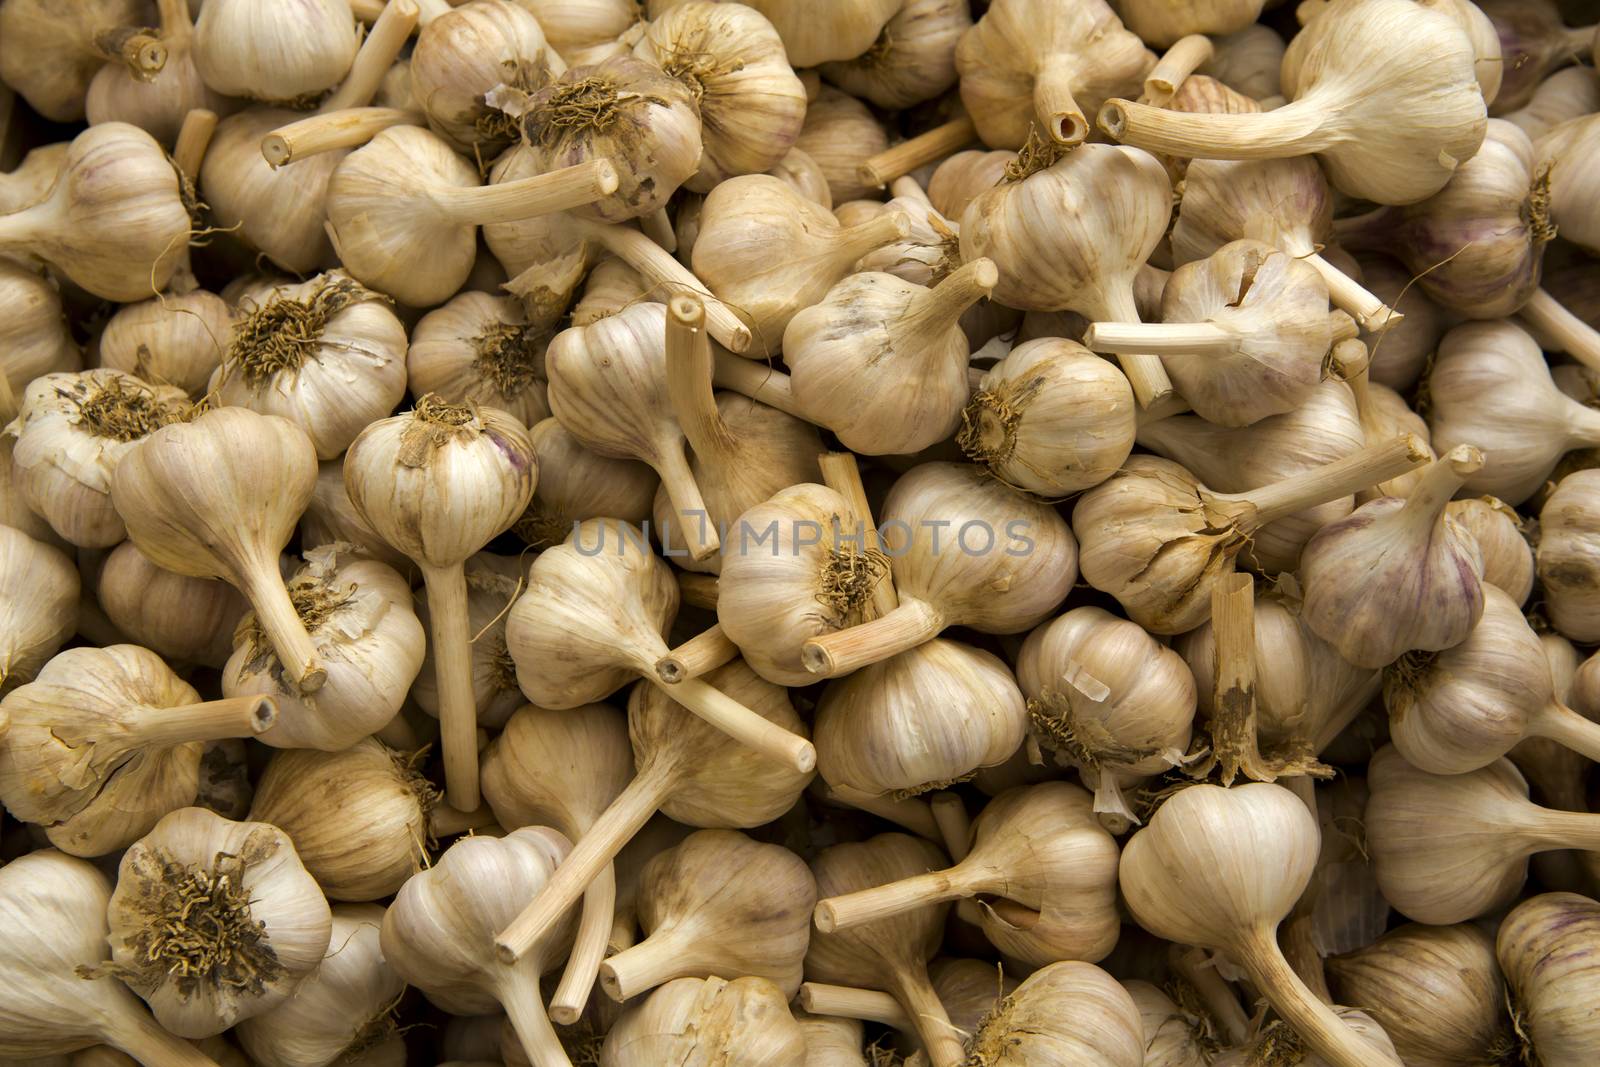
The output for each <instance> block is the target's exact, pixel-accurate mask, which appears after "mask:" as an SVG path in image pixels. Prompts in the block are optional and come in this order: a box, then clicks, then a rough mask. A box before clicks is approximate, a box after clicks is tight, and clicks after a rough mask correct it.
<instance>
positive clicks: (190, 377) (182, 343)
mask: <svg viewBox="0 0 1600 1067" xmlns="http://www.w3.org/2000/svg"><path fill="white" fill-rule="evenodd" d="M232 334H233V309H232V308H230V307H229V306H228V303H227V302H226V301H225V300H223V299H222V298H221V297H219V296H217V295H216V294H215V293H210V292H207V291H206V290H204V289H195V290H193V291H191V292H187V293H172V292H168V293H163V294H162V295H161V296H159V297H155V298H152V299H150V300H144V301H141V302H139V303H137V304H128V305H126V306H125V307H121V308H118V309H117V313H116V314H115V315H112V316H111V321H109V322H107V323H106V328H105V329H104V330H103V331H102V332H101V334H100V346H99V349H100V365H101V366H102V367H110V368H113V369H115V370H120V371H125V372H126V373H128V374H136V375H138V376H139V377H140V378H143V379H144V380H145V381H147V382H150V383H151V384H153V385H175V386H177V387H178V388H179V389H182V390H183V391H184V392H186V393H188V394H189V395H190V396H191V397H199V396H200V395H202V394H203V393H205V391H206V387H207V383H208V382H209V381H210V379H211V374H212V372H213V371H215V370H216V369H217V366H218V364H220V363H221V362H222V359H223V356H224V354H225V353H226V351H227V348H228V342H229V338H230V337H231V336H232Z"/></svg>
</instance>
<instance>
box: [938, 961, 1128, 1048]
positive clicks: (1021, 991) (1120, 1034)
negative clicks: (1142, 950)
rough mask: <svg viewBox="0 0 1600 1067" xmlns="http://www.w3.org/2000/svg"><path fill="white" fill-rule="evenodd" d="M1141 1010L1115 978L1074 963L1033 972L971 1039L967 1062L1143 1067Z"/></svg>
mask: <svg viewBox="0 0 1600 1067" xmlns="http://www.w3.org/2000/svg"><path fill="white" fill-rule="evenodd" d="M1145 1054H1146V1050H1145V1044H1144V1026H1143V1023H1142V1022H1141V1020H1140V1018H1139V1008H1138V1006H1137V1005H1136V1004H1134V1002H1133V998H1132V997H1131V996H1129V995H1128V991H1127V990H1126V989H1124V988H1123V987H1122V985H1121V984H1120V983H1118V982H1117V980H1116V979H1114V978H1112V977H1111V976H1110V975H1109V974H1107V973H1106V972H1104V971H1102V970H1101V969H1100V968H1098V967H1096V966H1094V965H1093V964H1092V963H1082V962H1079V961H1076V960H1065V961H1062V962H1060V963H1051V964H1050V965H1049V966H1047V967H1043V968H1041V969H1040V970H1037V971H1035V972H1033V974H1031V975H1029V976H1028V977H1027V978H1026V979H1024V980H1023V982H1022V984H1021V985H1019V986H1018V987H1017V988H1016V989H1015V991H1013V992H1012V993H1011V994H1010V995H1009V996H1007V997H1006V998H1005V1000H1003V1001H1002V1002H1001V1003H1000V1006H999V1008H998V1009H997V1010H996V1011H995V1012H994V1013H993V1014H992V1015H991V1016H989V1017H988V1018H986V1019H985V1020H984V1022H983V1025H982V1026H981V1027H980V1028H979V1029H978V1032H977V1033H976V1034H975V1035H974V1036H973V1038H972V1043H971V1049H970V1051H969V1052H968V1059H967V1062H968V1063H974V1064H978V1065H979V1067H1029V1065H1031V1064H1044V1063H1071V1064H1077V1065H1081V1067H1144V1065H1145V1064H1147V1063H1149V1062H1150V1061H1149V1060H1148V1059H1146V1058H1145Z"/></svg>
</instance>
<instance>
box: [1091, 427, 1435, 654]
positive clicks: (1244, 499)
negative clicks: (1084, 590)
mask: <svg viewBox="0 0 1600 1067" xmlns="http://www.w3.org/2000/svg"><path fill="white" fill-rule="evenodd" d="M1423 455H1424V454H1423V452H1422V449H1421V445H1420V442H1418V441H1417V440H1416V439H1415V438H1409V437H1397V438H1394V439H1393V440H1391V441H1389V442H1388V443H1385V444H1377V445H1372V446H1369V447H1368V448H1366V449H1363V450H1362V451H1360V452H1357V453H1355V454H1353V455H1351V456H1348V457H1346V458H1344V459H1341V460H1337V461H1335V462H1333V463H1330V464H1327V465H1326V466H1322V467H1315V468H1312V469H1311V470H1308V471H1305V472H1303V473H1301V474H1297V475H1295V476H1292V477H1290V478H1287V479H1284V480H1282V481H1279V482H1276V483H1274V484H1272V485H1268V486H1265V487H1263V488H1261V489H1255V490H1251V491H1250V492H1247V493H1212V492H1211V491H1210V490H1208V489H1206V488H1205V487H1204V486H1202V485H1201V484H1200V483H1199V481H1198V480H1197V479H1196V478H1195V477H1194V475H1192V474H1190V473H1189V472H1188V471H1186V470H1184V468H1182V467H1180V466H1178V465H1177V464H1176V463H1171V462H1169V461H1167V460H1162V459H1155V458H1153V457H1146V456H1134V457H1132V458H1131V459H1129V460H1128V462H1127V463H1125V464H1124V465H1123V468H1122V470H1121V471H1119V472H1118V473H1116V474H1115V475H1113V476H1112V477H1111V479H1110V480H1109V481H1106V482H1102V483H1101V484H1100V485H1097V486H1095V487H1094V488H1093V489H1091V490H1089V492H1087V493H1085V494H1084V495H1083V496H1082V497H1080V498H1079V500H1078V504H1077V506H1076V507H1075V508H1073V511H1072V528H1073V531H1074V532H1075V533H1076V534H1077V536H1078V542H1079V544H1080V546H1081V548H1082V552H1081V555H1080V560H1079V565H1080V566H1081V568H1082V570H1083V576H1084V578H1085V579H1087V580H1088V582H1089V584H1090V585H1092V586H1094V587H1095V588H1096V589H1099V590H1101V591H1103V592H1107V593H1110V594H1111V595H1112V596H1114V597H1116V598H1117V600H1118V601H1119V602H1120V603H1121V604H1122V606H1123V608H1124V609H1125V610H1126V611H1127V612H1128V617H1129V618H1131V619H1133V621H1135V622H1137V623H1139V625H1141V626H1143V627H1145V629H1147V630H1150V631H1151V632H1152V633H1161V634H1179V633H1184V632H1185V631H1188V630H1192V629H1194V628H1195V627H1196V626H1198V625H1200V623H1202V622H1203V621H1204V620H1205V617H1206V615H1207V614H1208V612H1209V610H1210V596H1211V586H1212V585H1213V584H1214V583H1215V581H1216V580H1217V579H1218V578H1219V577H1220V576H1221V575H1223V574H1227V573H1231V571H1232V570H1233V566H1234V561H1235V559H1236V557H1237V556H1238V554H1239V553H1240V552H1241V551H1243V549H1244V547H1245V544H1246V542H1248V540H1249V538H1250V537H1251V535H1253V534H1254V533H1255V532H1256V531H1257V530H1259V529H1260V528H1261V527H1262V526H1264V525H1265V524H1267V523H1269V522H1271V521H1273V520H1274V519H1278V518H1282V517H1284V516H1286V515H1292V514H1294V513H1296V512H1298V511H1302V510H1304V509H1305V508H1307V507H1309V506H1311V505H1313V504H1320V503H1325V502H1327V501H1329V500H1337V499H1338V498H1339V497H1341V496H1345V495H1348V494H1349V493H1350V492H1353V491H1354V490H1356V489H1359V488H1363V487H1365V486H1368V485H1371V484H1374V483H1376V482H1380V481H1384V480H1386V479H1387V478H1390V477H1393V476H1395V475H1397V474H1401V473H1404V472H1405V471H1408V470H1411V469H1412V468H1414V467H1416V466H1418V465H1419V464H1420V463H1421V461H1422V459H1423ZM1152 565H1154V566H1152Z"/></svg>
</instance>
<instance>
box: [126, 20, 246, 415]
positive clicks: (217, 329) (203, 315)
mask: <svg viewBox="0 0 1600 1067" xmlns="http://www.w3.org/2000/svg"><path fill="white" fill-rule="evenodd" d="M169 2H170V0H169ZM232 336H233V309H232V308H230V307H229V306H228V304H227V302H226V301H224V300H223V299H222V298H221V297H219V296H217V294H215V293H210V292H207V291H206V290H204V289H193V290H191V291H189V292H187V293H175V292H171V291H168V292H166V293H163V294H161V295H160V296H157V297H152V298H151V299H149V300H142V301H140V302H139V303H137V304H127V305H125V306H123V307H121V308H118V309H117V312H116V314H114V315H112V316H111V320H110V321H109V322H107V323H106V328H105V329H104V330H103V331H101V334H100V346H99V348H100V365H101V366H102V367H109V368H111V369H113V370H120V371H123V372H125V373H127V374H136V375H138V376H139V377H140V378H143V379H144V380H145V381H147V382H150V383H151V384H153V385H172V386H176V387H177V388H179V389H182V390H183V391H184V392H185V393H188V394H189V395H190V396H191V397H199V396H201V395H203V394H204V393H205V392H206V391H207V389H208V387H209V382H210V380H211V375H212V372H213V371H215V370H216V369H217V366H218V365H219V364H220V363H221V362H222V359H223V356H224V354H225V353H226V352H227V350H228V345H229V342H230V340H231V338H232Z"/></svg>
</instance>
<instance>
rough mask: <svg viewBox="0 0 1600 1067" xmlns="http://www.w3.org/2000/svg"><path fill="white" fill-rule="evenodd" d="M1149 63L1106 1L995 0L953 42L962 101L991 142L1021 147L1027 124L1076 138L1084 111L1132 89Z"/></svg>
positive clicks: (1069, 141) (1067, 141)
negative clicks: (956, 43)
mask: <svg viewBox="0 0 1600 1067" xmlns="http://www.w3.org/2000/svg"><path fill="white" fill-rule="evenodd" d="M1153 62H1154V60H1153V59H1152V57H1151V55H1150V53H1149V51H1148V50H1147V49H1146V48H1145V47H1144V42H1143V41H1141V40H1139V38H1138V37H1135V36H1134V35H1133V34H1131V33H1129V32H1128V31H1127V30H1126V29H1125V28H1124V27H1123V25H1122V22H1121V20H1119V19H1118V18H1117V15H1116V12H1114V11H1112V10H1111V7H1110V5H1108V4H1107V3H1105V0H997V2H996V3H993V4H990V5H989V9H988V11H986V12H985V13H984V15H983V17H982V18H980V19H979V20H978V22H977V24H976V25H974V26H973V28H972V29H971V30H970V31H968V32H967V33H966V34H965V35H964V36H963V37H962V38H961V43H960V44H959V45H958V46H957V47H956V70H957V71H959V72H960V74H961V102H962V104H963V105H965V107H966V109H967V114H969V115H971V116H972V121H973V124H974V125H975V126H976V127H977V128H978V135H979V136H980V137H982V138H983V142H984V144H986V145H988V146H989V147H990V148H1012V149H1016V148H1021V147H1022V145H1023V142H1025V141H1026V140H1027V139H1028V131H1029V128H1030V127H1033V126H1038V127H1039V129H1040V130H1041V131H1042V132H1043V133H1044V136H1045V137H1047V138H1048V139H1050V140H1051V141H1054V142H1055V143H1057V144H1062V145H1076V144H1080V143H1082V142H1083V140H1084V139H1085V138H1086V137H1088V136H1089V120H1088V118H1087V117H1086V116H1087V115H1089V114H1093V113H1094V112H1095V111H1097V110H1098V109H1099V108H1100V105H1101V104H1102V103H1104V102H1105V100H1106V98H1108V97H1112V96H1117V95H1131V94H1133V93H1136V92H1138V87H1139V85H1140V81H1141V79H1143V77H1144V75H1145V72H1146V71H1147V70H1149V69H1150V66H1151V64H1152V63H1153ZM1080 98H1081V99H1080Z"/></svg>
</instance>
